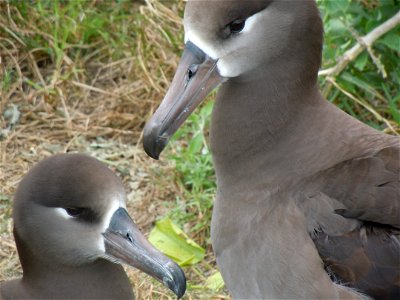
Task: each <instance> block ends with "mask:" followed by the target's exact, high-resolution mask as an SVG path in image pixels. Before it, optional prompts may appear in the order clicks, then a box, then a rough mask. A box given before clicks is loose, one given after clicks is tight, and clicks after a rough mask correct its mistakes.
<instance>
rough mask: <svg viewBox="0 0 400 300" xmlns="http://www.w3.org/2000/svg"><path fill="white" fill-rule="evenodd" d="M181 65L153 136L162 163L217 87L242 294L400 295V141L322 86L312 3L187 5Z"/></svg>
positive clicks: (227, 263)
mask: <svg viewBox="0 0 400 300" xmlns="http://www.w3.org/2000/svg"><path fill="white" fill-rule="evenodd" d="M184 28H185V43H186V47H185V50H184V52H183V55H182V58H181V61H180V63H179V65H178V68H177V72H176V74H175V77H174V79H173V81H172V84H171V87H170V89H169V91H168V93H167V94H166V96H165V98H164V100H163V102H162V103H161V105H160V107H159V108H158V110H157V111H156V113H155V114H154V116H153V117H152V118H151V119H150V120H149V122H148V123H147V125H146V127H145V130H144V148H145V150H146V152H147V153H148V154H149V155H150V156H152V157H153V158H156V159H157V158H158V157H159V154H160V152H161V151H162V150H163V148H164V147H165V145H166V143H167V142H168V140H169V138H170V137H171V135H172V134H173V133H174V132H175V131H176V130H177V128H178V127H179V126H180V125H181V124H182V123H183V122H184V120H185V119H186V118H187V116H188V115H189V114H190V113H191V112H192V111H193V110H194V108H195V107H196V105H198V104H199V103H200V102H201V100H202V99H203V98H204V97H205V96H206V95H207V94H208V93H209V92H210V91H211V90H212V89H213V88H215V87H216V86H217V85H219V84H221V83H222V84H221V86H220V88H219V91H218V94H217V99H216V102H215V106H214V110H213V114H212V122H211V132H210V143H211V153H212V157H213V161H214V166H215V170H216V176H217V187H218V189H217V195H216V201H215V204H214V210H213V217H212V224H211V238H212V245H213V249H214V251H215V254H216V257H217V263H218V265H219V268H220V270H221V272H222V275H223V278H224V280H225V282H226V284H227V287H228V289H229V291H230V292H231V294H232V295H233V297H234V298H257V299H260V298H268V299H271V298H274V299H276V298H291V299H292V298H297V299H298V298H301V299H327V298H329V299H362V298H364V299H365V298H368V297H373V298H377V299H389V298H392V299H400V243H399V239H398V233H399V229H400V184H399V173H400V163H399V159H400V158H399V157H400V140H399V138H398V137H395V136H390V135H386V134H383V133H382V132H379V131H377V130H375V129H372V128H370V127H369V126H367V125H365V124H363V123H361V122H359V121H358V120H356V119H354V118H352V117H350V116H349V115H347V114H346V113H344V112H343V111H341V110H340V109H338V108H337V107H335V106H334V105H332V104H331V103H329V102H328V101H326V100H325V99H324V98H323V97H322V95H321V94H320V92H319V89H318V84H317V73H318V69H319V66H320V61H321V52H322V42H323V27H322V22H321V19H320V15H319V11H318V8H317V6H316V3H315V2H314V1H274V0H268V1H241V0H236V1H188V3H187V4H186V9H185V13H184Z"/></svg>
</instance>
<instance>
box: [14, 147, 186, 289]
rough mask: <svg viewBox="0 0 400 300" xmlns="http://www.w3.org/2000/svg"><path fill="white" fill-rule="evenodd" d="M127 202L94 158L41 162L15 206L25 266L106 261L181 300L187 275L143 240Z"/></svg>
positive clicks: (73, 156) (114, 180)
mask: <svg viewBox="0 0 400 300" xmlns="http://www.w3.org/2000/svg"><path fill="white" fill-rule="evenodd" d="M125 199H126V195H125V191H124V188H123V185H122V182H121V180H120V179H119V178H118V177H117V176H116V175H114V173H113V172H112V171H111V170H109V169H108V168H107V167H106V166H105V165H104V164H103V163H101V162H99V161H98V160H96V159H94V158H91V157H89V156H86V155H82V154H62V155H55V156H52V157H50V158H47V159H45V160H43V161H41V162H40V163H39V164H37V165H36V166H35V167H34V168H33V169H32V170H31V171H30V172H29V173H28V174H27V175H26V176H25V177H24V179H23V180H22V181H21V183H20V185H19V187H18V189H17V192H16V196H15V200H14V210H13V215H14V224H15V228H14V234H15V237H16V240H17V243H18V246H19V247H18V251H19V254H20V259H21V262H22V265H23V266H24V265H27V264H30V261H31V260H32V259H33V260H34V261H35V264H37V265H39V266H49V265H51V266H52V267H53V268H56V269H57V268H58V267H60V268H62V267H68V268H76V267H80V266H85V265H87V264H91V263H93V262H94V261H96V260H98V259H107V260H110V261H112V262H122V263H126V264H128V265H131V266H133V267H135V268H138V269H140V270H142V271H144V272H146V273H148V274H149V275H151V276H153V277H155V278H156V279H158V280H159V281H161V282H162V283H164V284H165V285H166V286H167V287H168V288H170V289H171V290H172V291H173V292H174V293H175V294H176V295H177V296H178V297H182V296H183V294H184V292H185V289H186V279H185V275H184V273H183V271H182V270H181V269H180V267H179V266H178V265H177V264H176V263H174V262H173V261H172V260H170V259H169V258H167V257H165V256H164V255H163V254H161V253H160V252H159V251H158V250H156V249H155V248H154V247H153V246H151V245H150V243H149V242H148V241H147V240H146V238H145V237H144V236H143V235H142V234H141V232H140V231H139V229H138V228H137V226H136V225H135V223H134V222H133V220H132V219H131V218H130V216H129V215H128V213H127V211H126V210H125ZM27 254H28V255H27ZM44 269H45V268H44ZM25 271H28V270H26V269H25V268H24V272H25Z"/></svg>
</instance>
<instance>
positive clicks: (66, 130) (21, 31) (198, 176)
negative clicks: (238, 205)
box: [0, 0, 400, 299]
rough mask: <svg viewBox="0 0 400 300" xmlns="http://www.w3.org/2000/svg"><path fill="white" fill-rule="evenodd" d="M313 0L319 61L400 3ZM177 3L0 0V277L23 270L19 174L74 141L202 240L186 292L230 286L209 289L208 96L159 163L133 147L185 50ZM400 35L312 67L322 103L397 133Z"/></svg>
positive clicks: (212, 279)
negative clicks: (17, 215)
mask: <svg viewBox="0 0 400 300" xmlns="http://www.w3.org/2000/svg"><path fill="white" fill-rule="evenodd" d="M317 2H318V5H319V7H320V9H321V12H322V18H323V21H324V28H325V44H324V53H323V64H322V69H323V70H326V69H328V68H330V67H333V66H335V65H336V64H337V61H338V59H339V58H340V57H342V55H344V53H346V51H347V50H349V49H350V48H351V47H353V46H354V45H355V44H356V43H357V40H358V39H359V37H361V36H364V35H366V34H368V33H369V32H370V31H371V30H372V29H374V28H376V27H377V26H379V25H380V24H382V23H383V22H384V21H386V20H387V19H389V18H391V17H392V16H393V15H394V14H396V13H397V12H398V10H399V2H398V1H397V0H357V1H350V0H335V1H323V0H317ZM183 8H184V3H183V1H178V0H167V1H157V0H146V1H142V2H137V1H133V3H132V1H122V0H119V1H84V0H75V1H61V0H41V1H12V0H9V1H3V2H0V97H1V98H0V99H1V101H0V154H1V155H0V159H1V160H0V222H1V226H0V256H1V259H0V280H3V279H6V278H9V277H12V276H17V275H18V274H20V272H21V270H20V268H19V267H17V266H18V261H17V259H16V252H15V248H13V247H14V246H13V245H14V244H13V240H12V233H11V231H12V223H11V203H12V201H11V199H12V195H13V193H14V191H15V187H16V184H17V182H18V180H19V179H20V177H21V175H22V174H23V173H25V172H26V170H27V169H28V167H31V166H32V165H33V163H34V162H36V161H38V160H39V159H41V158H43V157H44V156H48V155H50V154H52V153H56V152H64V151H80V152H88V153H91V154H92V155H94V156H96V157H98V158H100V159H102V160H103V161H105V162H106V163H108V164H109V165H110V166H111V167H112V168H114V170H116V171H117V172H118V173H119V175H120V176H121V177H122V178H123V179H124V182H125V184H126V186H127V187H128V199H130V200H129V202H128V208H131V213H133V214H135V212H137V214H136V215H134V216H135V220H136V221H137V222H138V223H139V225H140V226H141V227H142V228H145V229H146V231H149V230H150V228H153V226H154V221H155V218H156V217H158V218H159V219H162V218H164V217H169V218H170V219H171V220H172V221H173V222H174V223H176V224H178V225H179V227H180V228H182V229H183V230H184V232H185V233H186V234H187V235H188V236H189V238H191V239H193V240H194V241H195V242H196V243H197V244H199V245H200V246H201V247H202V248H204V249H206V254H205V257H204V258H203V256H201V255H199V251H200V252H201V250H200V249H199V248H198V247H196V246H195V247H194V249H195V250H193V251H197V252H196V255H197V256H196V257H197V258H198V259H200V258H201V259H202V260H201V261H200V262H198V263H197V264H195V265H192V266H188V267H186V269H185V272H186V273H187V275H188V279H189V284H190V289H189V290H188V296H187V297H188V298H210V297H211V296H213V297H214V298H218V299H219V298H224V297H226V295H227V293H226V291H221V292H220V293H221V295H218V296H216V293H217V291H218V290H219V289H220V288H221V284H220V283H221V281H220V275H219V273H216V265H215V259H214V256H213V254H212V251H211V246H210V240H209V236H210V230H209V228H210V227H209V226H210V219H211V210H212V205H213V199H214V195H215V189H216V184H215V174H214V171H213V166H212V160H211V156H210V153H209V148H208V142H207V140H208V132H209V122H210V115H211V111H212V105H213V102H212V100H211V99H212V98H213V95H211V96H209V100H208V101H206V102H205V103H204V104H203V105H202V106H201V107H200V108H198V109H197V110H196V111H195V113H194V114H192V115H191V116H190V117H189V119H188V120H187V122H186V123H185V125H184V126H183V127H182V128H181V129H180V130H179V131H178V132H177V134H176V135H175V136H174V139H173V141H172V142H171V143H170V145H169V146H168V148H167V150H166V152H165V153H163V157H162V161H160V162H154V161H152V160H151V159H149V158H147V157H146V155H145V154H144V153H143V150H142V148H141V130H142V128H143V126H144V123H145V121H146V119H147V118H148V117H149V116H150V115H151V113H152V112H153V111H154V110H155V109H156V107H157V105H158V103H159V102H160V101H161V99H162V97H163V95H164V94H165V92H166V90H167V88H168V85H169V83H170V81H171V79H172V76H173V74H174V71H175V69H176V66H177V61H178V59H179V55H180V52H181V50H182V49H183V44H182V41H183V32H182V26H181V17H182V15H183ZM399 38H400V32H399V26H397V27H396V28H394V29H392V30H391V31H389V32H387V33H386V34H385V35H384V36H382V37H381V38H380V39H378V40H377V41H375V43H374V44H373V46H372V47H371V48H370V49H368V50H365V51H364V52H362V53H361V54H360V55H359V56H358V57H357V58H356V59H355V60H354V61H351V62H350V63H349V64H348V65H347V67H346V68H345V69H344V70H343V71H342V72H340V73H339V74H335V75H329V74H328V75H321V76H320V85H321V88H322V91H323V93H324V94H325V96H326V97H327V99H328V100H329V101H331V102H333V103H335V104H336V105H338V106H339V107H340V108H342V109H343V110H345V111H346V112H347V113H349V114H351V115H353V116H354V117H356V118H358V119H360V120H361V121H363V122H365V123H367V124H368V125H370V126H372V127H374V128H377V129H379V130H383V131H385V132H387V133H390V134H396V132H397V133H399V132H400V130H399V123H400V113H399V106H400V80H399V78H400V71H399V68H398V62H399V48H400V47H399V40H400V39H399ZM214 95H215V94H214ZM161 224H163V223H161ZM168 226H170V225H168ZM170 227H171V228H173V226H172V225H171V226H170ZM161 229H165V228H161ZM161 231H162V230H161ZM172 231H173V232H175V233H170V234H171V235H174V234H177V233H176V232H177V231H175V230H172ZM178 232H179V231H178ZM178 235H179V234H178ZM185 240H186V241H187V239H186V238H184V239H183V240H180V241H179V243H180V242H182V243H184V241H185ZM188 249H189V248H188ZM128 274H129V276H130V278H131V280H132V281H133V282H134V283H135V285H136V289H137V290H138V293H137V295H138V299H144V298H146V299H149V298H152V299H159V298H162V299H164V298H168V297H169V294H165V289H164V288H163V286H162V285H158V283H155V282H154V281H150V280H148V278H147V277H146V275H142V274H139V275H138V274H137V273H132V271H128ZM204 286H207V287H208V288H204Z"/></svg>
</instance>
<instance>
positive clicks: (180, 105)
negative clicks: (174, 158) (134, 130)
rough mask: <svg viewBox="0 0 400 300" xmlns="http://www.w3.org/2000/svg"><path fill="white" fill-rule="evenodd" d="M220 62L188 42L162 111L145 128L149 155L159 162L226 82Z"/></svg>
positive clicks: (160, 108) (158, 110)
mask: <svg viewBox="0 0 400 300" xmlns="http://www.w3.org/2000/svg"><path fill="white" fill-rule="evenodd" d="M217 62H218V60H214V59H212V58H210V57H209V56H207V55H206V54H205V53H204V52H203V51H202V50H201V49H200V48H198V47H197V46H196V45H194V44H193V43H191V42H187V43H186V46H185V50H184V51H183V54H182V58H181V60H180V62H179V65H178V69H177V71H176V73H175V76H174V79H173V80H172V84H171V86H170V88H169V90H168V92H167V94H166V95H165V98H164V99H163V101H162V102H161V104H160V107H159V108H158V109H157V111H156V112H155V113H154V115H153V116H152V117H151V119H150V120H149V121H148V122H147V124H146V126H145V128H144V135H143V146H144V150H145V151H146V153H147V154H148V155H149V156H150V157H152V158H154V159H158V158H159V155H160V153H161V151H162V150H163V149H164V148H165V146H166V145H167V143H168V141H169V139H170V137H171V136H172V135H173V134H174V133H175V132H176V131H177V130H178V128H179V127H180V126H181V125H182V124H183V122H184V121H185V120H186V119H187V117H188V116H189V115H190V114H191V113H192V112H193V110H194V109H195V108H196V107H197V106H198V105H199V104H200V103H201V101H202V100H203V99H204V98H205V97H206V96H207V95H208V93H209V92H211V91H212V90H213V89H214V88H215V87H217V86H218V85H219V84H220V83H221V82H223V81H224V80H225V78H224V77H222V76H221V75H219V73H218V70H217Z"/></svg>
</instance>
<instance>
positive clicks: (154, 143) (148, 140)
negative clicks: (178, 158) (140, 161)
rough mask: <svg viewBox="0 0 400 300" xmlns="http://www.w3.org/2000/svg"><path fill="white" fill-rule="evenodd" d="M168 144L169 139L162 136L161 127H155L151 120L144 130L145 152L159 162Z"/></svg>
mask: <svg viewBox="0 0 400 300" xmlns="http://www.w3.org/2000/svg"><path fill="white" fill-rule="evenodd" d="M167 143H168V138H164V137H163V136H162V135H160V127H159V126H156V125H154V124H153V123H152V122H151V120H150V121H149V122H148V123H147V124H146V126H145V128H144V130H143V148H144V151H145V152H146V153H147V155H148V156H150V157H151V158H153V159H155V160H158V159H159V157H160V153H161V152H162V151H163V150H164V148H165V146H166V145H167Z"/></svg>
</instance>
